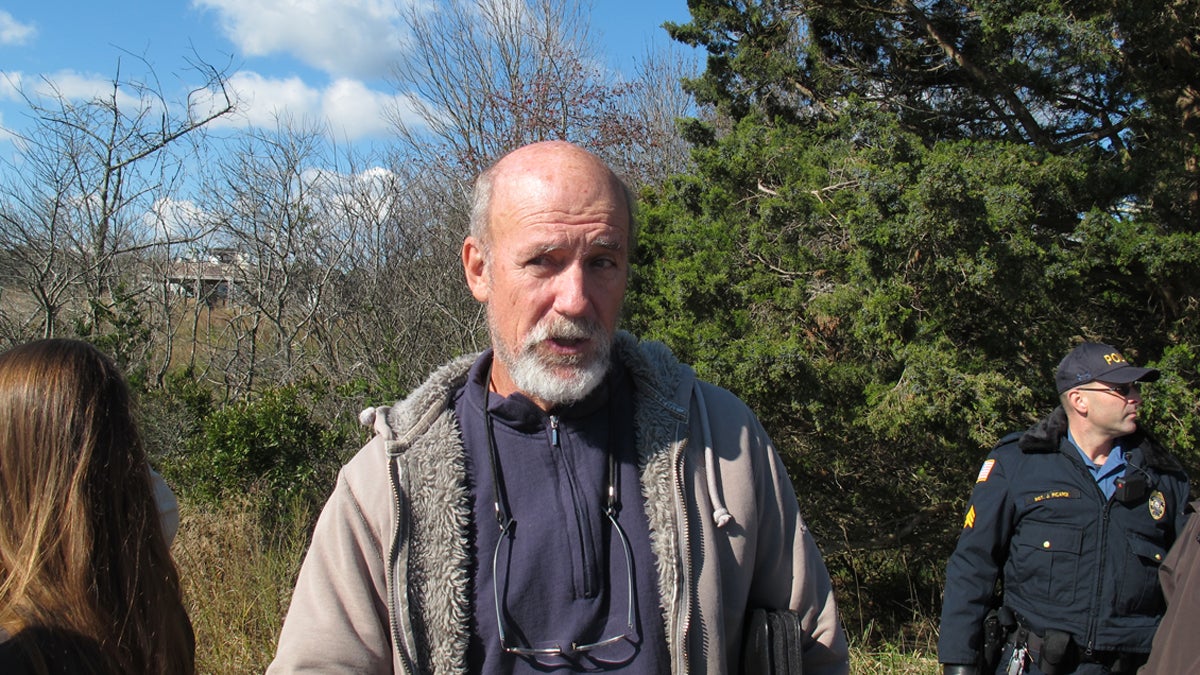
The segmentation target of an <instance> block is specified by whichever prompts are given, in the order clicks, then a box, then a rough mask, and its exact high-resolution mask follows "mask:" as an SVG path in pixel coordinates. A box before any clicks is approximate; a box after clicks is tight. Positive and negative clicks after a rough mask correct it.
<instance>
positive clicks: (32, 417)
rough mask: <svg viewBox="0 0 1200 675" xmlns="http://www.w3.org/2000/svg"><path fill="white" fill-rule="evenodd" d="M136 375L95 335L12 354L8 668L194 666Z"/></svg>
mask: <svg viewBox="0 0 1200 675" xmlns="http://www.w3.org/2000/svg"><path fill="white" fill-rule="evenodd" d="M163 530H164V527H163V523H162V522H161V521H160V513H159V508H158V507H157V506H156V501H155V486H154V484H153V482H152V479H151V470H150V467H149V464H148V463H147V459H146V453H145V450H144V449H143V447H142V444H141V440H140V436H139V434H138V430H137V425H136V423H135V421H134V418H133V410H132V401H131V398H130V392H129V386H128V384H127V383H126V381H125V379H124V377H123V376H122V374H121V372H120V370H119V369H118V368H117V366H116V364H115V363H113V361H112V360H111V359H110V358H108V357H107V356H105V355H104V354H103V353H102V352H100V351H99V350H98V349H96V348H95V347H93V346H92V345H90V344H87V343H86V342H80V341H77V340H64V339H49V340H39V341H36V342H30V343H27V344H24V345H21V346H18V347H15V348H13V349H10V350H8V351H6V352H4V353H3V354H0V672H3V673H11V672H17V673H26V672H27V673H67V672H70V673H97V674H102V675H108V674H109V673H147V674H164V675H165V674H170V675H177V674H183V675H188V674H190V673H193V672H194V671H195V640H194V636H193V633H192V628H191V624H190V622H189V620H188V616H187V611H186V609H185V608H184V605H183V598H182V592H181V588H180V582H179V573H178V571H177V569H176V567H175V563H174V561H173V560H172V558H171V553H170V549H169V542H168V540H167V538H166V536H165V534H164V531H163Z"/></svg>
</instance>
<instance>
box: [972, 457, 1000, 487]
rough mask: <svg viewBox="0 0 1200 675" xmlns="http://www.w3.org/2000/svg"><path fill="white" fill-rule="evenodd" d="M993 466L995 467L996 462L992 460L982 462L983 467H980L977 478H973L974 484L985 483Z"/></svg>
mask: <svg viewBox="0 0 1200 675" xmlns="http://www.w3.org/2000/svg"><path fill="white" fill-rule="evenodd" d="M993 466H996V460H994V459H989V460H988V461H986V462H984V463H983V466H982V467H980V469H979V476H977V477H976V478H975V482H976V483H984V482H987V479H988V476H989V475H991V473H992V467H993Z"/></svg>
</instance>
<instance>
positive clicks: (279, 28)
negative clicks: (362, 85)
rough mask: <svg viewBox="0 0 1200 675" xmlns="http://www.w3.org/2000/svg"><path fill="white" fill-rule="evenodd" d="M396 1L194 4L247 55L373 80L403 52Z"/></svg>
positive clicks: (196, 0)
mask: <svg viewBox="0 0 1200 675" xmlns="http://www.w3.org/2000/svg"><path fill="white" fill-rule="evenodd" d="M399 4H400V3H398V2H397V1H396V0H193V5H195V6H197V7H201V8H204V9H210V10H213V11H215V12H216V13H217V15H218V17H219V19H218V22H219V24H220V26H221V29H222V30H223V31H224V33H225V35H226V37H228V38H229V39H230V40H231V41H233V43H234V44H235V45H237V47H238V49H240V50H241V51H242V53H244V54H245V55H246V56H269V55H274V54H280V53H283V54H289V55H291V56H293V57H295V58H297V59H299V60H300V61H302V62H304V63H307V64H308V65H310V66H312V67H314V68H318V69H320V70H322V71H324V72H325V73H328V74H330V75H333V76H335V77H343V76H347V77H356V78H366V79H372V78H378V77H382V76H383V75H386V74H387V69H388V67H389V66H390V65H391V64H393V63H395V62H396V59H397V58H398V56H399V55H400V54H401V52H402V48H403V40H402V37H401V36H402V35H403V34H404V30H405V29H404V23H403V21H402V20H401V18H400V9H399Z"/></svg>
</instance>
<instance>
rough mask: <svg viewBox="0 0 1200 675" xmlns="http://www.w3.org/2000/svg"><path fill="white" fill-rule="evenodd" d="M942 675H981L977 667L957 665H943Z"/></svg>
mask: <svg viewBox="0 0 1200 675" xmlns="http://www.w3.org/2000/svg"><path fill="white" fill-rule="evenodd" d="M942 675H979V668H978V667H976V666H964V665H960V664H957V663H943V664H942Z"/></svg>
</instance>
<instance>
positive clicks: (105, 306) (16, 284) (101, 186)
mask: <svg viewBox="0 0 1200 675" xmlns="http://www.w3.org/2000/svg"><path fill="white" fill-rule="evenodd" d="M147 69H148V72H149V75H148V76H146V77H145V78H142V79H126V78H125V77H124V76H123V75H122V72H121V66H120V64H118V68H117V74H116V75H115V76H114V77H113V79H112V80H111V82H110V85H109V87H108V89H107V91H105V92H103V93H99V94H97V95H95V96H93V97H92V98H90V99H87V100H83V101H78V100H73V99H72V98H70V97H69V96H68V94H67V93H65V92H63V91H62V90H60V89H58V88H57V87H56V86H55V84H54V83H53V82H50V81H45V82H43V83H42V84H43V85H44V90H43V93H39V92H37V91H29V90H22V91H21V95H22V96H23V97H24V100H25V103H26V104H27V106H28V116H29V119H30V120H31V122H32V125H31V128H30V130H28V131H25V132H17V133H16V134H15V135H16V146H17V155H16V159H15V160H12V161H10V162H8V163H6V164H5V165H4V166H3V172H2V173H0V250H3V251H4V255H5V256H6V258H7V264H5V265H4V266H3V267H2V268H0V284H2V285H3V287H4V288H5V289H7V290H8V291H10V292H11V291H12V290H13V289H20V290H21V291H22V292H23V294H24V295H26V296H27V297H28V299H29V300H30V302H31V307H30V310H29V311H27V312H26V313H25V315H24V316H20V317H8V318H9V320H10V321H14V322H15V323H17V324H19V325H21V326H22V331H23V332H26V333H29V334H32V333H35V332H36V333H40V334H41V335H44V336H53V335H55V334H57V333H58V332H59V331H60V330H61V324H62V319H63V317H62V312H63V311H64V310H66V309H70V310H71V311H72V314H73V318H74V319H75V320H76V324H77V327H78V328H77V329H78V330H80V331H82V332H83V333H84V334H88V335H91V334H96V333H99V332H103V330H104V326H103V324H104V322H105V314H106V312H111V311H113V309H114V308H113V306H112V303H113V298H112V291H113V289H114V285H115V284H116V283H117V280H118V279H119V278H121V277H122V273H121V271H120V270H118V269H117V267H116V266H117V263H118V261H120V260H123V259H129V258H130V257H131V256H130V254H132V253H136V252H138V251H142V250H144V249H146V248H148V247H152V246H153V245H154V244H155V242H154V240H153V238H152V236H151V234H152V233H151V232H150V230H149V229H148V228H146V227H145V223H144V221H143V220H142V216H143V214H145V213H146V212H147V211H148V210H149V206H150V204H152V203H153V202H154V201H155V200H156V199H157V198H158V197H159V196H160V195H161V194H163V193H164V192H167V191H169V189H170V186H171V185H173V184H174V183H175V182H176V181H178V180H179V178H180V176H181V173H180V171H181V169H182V166H183V163H182V153H181V152H176V150H182V149H184V148H186V147H187V144H186V143H185V140H190V138H191V137H194V136H196V135H198V134H200V133H201V132H202V130H203V129H204V128H205V127H206V126H207V125H208V124H209V123H211V122H212V121H213V120H215V119H217V118H219V117H221V116H223V115H226V114H228V113H230V112H232V111H233V110H234V106H235V104H234V100H233V98H232V96H231V94H230V93H229V92H228V91H227V90H226V88H225V82H226V76H225V73H224V72H223V71H221V70H218V69H216V68H215V67H213V66H211V65H208V64H205V63H203V62H198V63H197V64H196V66H195V71H196V72H199V73H201V74H202V76H203V82H202V84H200V85H199V86H197V87H195V88H194V89H192V90H191V92H189V94H188V95H187V96H186V98H185V101H183V103H182V106H176V107H172V106H170V105H169V104H168V100H167V96H166V94H165V93H164V89H163V87H162V86H161V85H160V84H159V82H158V81H157V80H156V79H155V77H154V73H153V70H152V69H150V68H149V67H147ZM199 99H204V100H205V101H206V102H207V103H208V104H211V103H213V102H214V101H215V102H216V105H206V106H204V107H203V108H200V107H196V106H195V105H194V104H195V103H196V102H197V101H198V100H199ZM6 311H8V310H6ZM16 311H20V310H16Z"/></svg>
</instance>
